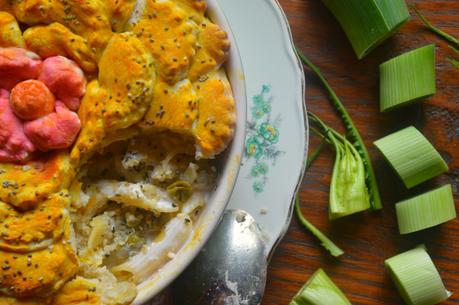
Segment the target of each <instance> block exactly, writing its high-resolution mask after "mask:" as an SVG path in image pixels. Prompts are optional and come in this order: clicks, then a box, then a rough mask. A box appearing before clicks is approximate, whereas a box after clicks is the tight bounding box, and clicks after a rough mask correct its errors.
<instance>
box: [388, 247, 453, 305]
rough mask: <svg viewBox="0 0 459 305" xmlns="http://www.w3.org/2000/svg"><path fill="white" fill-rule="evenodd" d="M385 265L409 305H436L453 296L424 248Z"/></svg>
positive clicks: (391, 259)
mask: <svg viewBox="0 0 459 305" xmlns="http://www.w3.org/2000/svg"><path fill="white" fill-rule="evenodd" d="M385 265H386V267H387V268H388V269H389V271H390V273H391V276H392V279H393V281H394V283H395V285H396V286H397V289H398V291H399V292H400V294H401V296H402V298H403V299H404V300H405V303H406V304H408V305H435V304H438V303H440V302H443V301H444V300H446V299H448V298H449V297H450V296H451V293H449V292H448V291H447V290H446V288H445V286H444V285H443V282H442V280H441V277H440V274H439V273H438V271H437V268H436V267H435V265H434V263H433V262H432V259H431V258H430V256H429V254H428V253H427V251H426V249H425V247H424V246H419V247H417V248H415V249H413V250H410V251H408V252H405V253H402V254H399V255H397V256H394V257H392V258H389V259H388V260H386V262H385Z"/></svg>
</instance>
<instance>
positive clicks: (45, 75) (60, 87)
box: [39, 56, 86, 111]
mask: <svg viewBox="0 0 459 305" xmlns="http://www.w3.org/2000/svg"><path fill="white" fill-rule="evenodd" d="M39 80H41V81H42V82H44V83H45V84H46V85H47V86H48V88H49V89H50V90H51V92H52V93H53V94H54V95H55V96H56V98H57V99H58V100H61V101H62V102H63V103H64V104H65V105H66V106H67V107H68V108H69V109H70V110H72V111H77V110H78V107H80V99H81V98H82V97H83V95H84V94H85V93H86V79H85V77H84V74H83V71H82V70H81V69H80V68H79V67H78V65H77V64H76V63H75V62H74V61H72V60H70V59H67V58H65V57H62V56H54V57H49V58H47V59H45V61H44V62H43V69H42V72H41V74H40V76H39Z"/></svg>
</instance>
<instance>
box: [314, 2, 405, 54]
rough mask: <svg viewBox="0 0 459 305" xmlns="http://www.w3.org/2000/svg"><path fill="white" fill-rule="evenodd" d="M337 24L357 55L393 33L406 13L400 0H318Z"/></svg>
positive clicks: (368, 50)
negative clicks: (330, 13) (320, 0)
mask: <svg viewBox="0 0 459 305" xmlns="http://www.w3.org/2000/svg"><path fill="white" fill-rule="evenodd" d="M322 2H323V3H324V4H325V5H326V6H327V7H328V9H329V10H330V11H331V12H332V13H333V15H334V16H335V18H336V19H337V20H338V22H339V23H340V24H341V27H342V28H343V30H344V32H345V33H346V35H347V37H348V38H349V41H350V42H351V44H352V47H353V48H354V51H355V53H356V55H357V57H358V58H359V59H362V58H363V57H365V56H366V55H367V54H368V53H370V52H371V51H372V50H373V49H374V48H376V47H377V46H378V45H379V44H381V43H382V42H383V41H384V40H386V39H387V38H388V37H390V36H391V35H392V34H394V33H395V32H396V31H397V30H398V28H399V27H401V26H402V25H403V24H404V23H405V22H406V21H408V19H409V18H410V14H409V12H408V8H407V6H406V3H405V1H403V0H390V1H380V0H322Z"/></svg>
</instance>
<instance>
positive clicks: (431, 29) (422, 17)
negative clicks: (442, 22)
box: [413, 5, 459, 48]
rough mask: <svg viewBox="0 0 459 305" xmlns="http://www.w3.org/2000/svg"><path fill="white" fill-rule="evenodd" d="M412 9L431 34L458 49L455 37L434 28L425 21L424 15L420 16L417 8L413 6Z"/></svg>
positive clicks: (457, 41) (458, 41)
mask: <svg viewBox="0 0 459 305" xmlns="http://www.w3.org/2000/svg"><path fill="white" fill-rule="evenodd" d="M413 9H414V11H415V12H416V14H417V15H418V16H419V18H421V20H422V22H423V23H424V25H425V26H426V27H427V28H428V29H429V30H430V31H432V32H433V33H435V34H437V35H438V36H439V37H441V38H443V39H445V40H447V41H448V42H450V43H451V44H453V45H454V46H455V47H457V48H459V40H458V39H457V38H456V37H454V36H453V35H450V34H448V33H446V32H445V31H443V30H441V29H439V28H438V27H436V26H434V25H433V24H432V23H431V22H430V21H429V20H427V18H426V17H424V15H422V14H421V12H420V11H419V10H418V8H417V7H416V6H415V5H413Z"/></svg>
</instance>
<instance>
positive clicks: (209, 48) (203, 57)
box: [189, 21, 230, 81]
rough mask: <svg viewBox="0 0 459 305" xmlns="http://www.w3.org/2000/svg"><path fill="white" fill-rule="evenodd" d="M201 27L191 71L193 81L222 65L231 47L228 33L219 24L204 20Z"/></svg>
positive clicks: (190, 75) (190, 76)
mask: <svg viewBox="0 0 459 305" xmlns="http://www.w3.org/2000/svg"><path fill="white" fill-rule="evenodd" d="M200 27H201V32H200V33H199V36H198V50H197V52H196V56H194V57H193V61H192V62H191V67H190V72H189V78H190V79H191V80H192V81H194V80H196V79H198V78H199V77H200V76H201V75H204V74H206V73H208V72H210V71H212V70H214V69H216V68H218V67H220V66H221V65H222V64H223V63H224V62H225V61H226V59H227V57H228V52H229V49H230V41H229V39H228V35H227V34H226V32H225V31H224V30H223V29H222V28H220V27H219V26H218V25H216V24H214V23H212V22H209V21H203V22H202V23H201V24H200Z"/></svg>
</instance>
